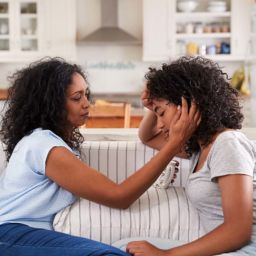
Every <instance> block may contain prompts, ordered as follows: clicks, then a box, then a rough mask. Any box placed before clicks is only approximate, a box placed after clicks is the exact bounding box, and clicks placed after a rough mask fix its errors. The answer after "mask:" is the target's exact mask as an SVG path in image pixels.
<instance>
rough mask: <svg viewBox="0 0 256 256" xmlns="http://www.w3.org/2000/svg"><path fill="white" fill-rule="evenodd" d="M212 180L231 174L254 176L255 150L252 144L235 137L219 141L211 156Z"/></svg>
mask: <svg viewBox="0 0 256 256" xmlns="http://www.w3.org/2000/svg"><path fill="white" fill-rule="evenodd" d="M208 164H209V168H210V170H211V180H212V181H216V178H217V177H220V176H224V175H229V174H245V175H249V176H253V171H254V166H255V152H254V148H253V146H252V144H251V143H250V142H249V141H247V140H243V139H241V138H237V137H233V138H226V139H225V140H222V141H218V143H217V144H216V145H214V147H213V148H212V152H211V154H210V157H209V161H208Z"/></svg>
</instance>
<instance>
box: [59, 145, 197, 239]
mask: <svg viewBox="0 0 256 256" xmlns="http://www.w3.org/2000/svg"><path fill="white" fill-rule="evenodd" d="M155 153H156V151H155V150H153V149H151V148H149V147H147V146H145V145H143V144H142V143H141V142H139V141H101V142H99V141H91V142H86V143H84V145H83V150H82V159H83V160H84V161H85V162H87V163H88V164H89V165H90V166H92V167H93V168H96V169H98V170H100V171H101V172H102V173H104V174H105V175H107V176H108V177H109V178H111V179H112V180H114V181H115V182H118V183H120V182H122V181H123V180H124V179H125V178H126V177H128V176H129V175H131V174H132V173H134V171H135V170H137V169H139V168H140V167H141V166H142V165H144V163H145V162H147V161H148V160H149V159H150V158H151V157H152V156H153V155H154V154H155ZM176 160H177V161H179V167H180V171H179V172H178V174H177V178H176V179H175V182H174V185H173V186H171V187H169V188H168V189H156V188H154V187H151V188H150V189H149V190H148V191H146V192H145V193H144V194H143V195H142V196H141V197H140V198H139V199H138V200H137V201H135V202H134V203H133V204H132V205H131V206H130V207H129V208H128V209H125V210H119V209H112V208H109V207H106V206H102V205H99V204H97V203H94V202H91V201H88V200H86V199H79V200H78V201H77V202H76V203H74V204H73V205H71V206H69V207H67V208H65V209H64V210H62V211H61V212H59V213H58V214H57V215H56V216H55V219H54V228H55V230H57V231H61V232H65V233H69V234H72V235H78V236H83V237H87V238H91V239H94V240H98V241H102V242H105V243H109V244H111V243H113V242H115V241H117V240H120V239H123V238H127V237H135V236H144V237H145V236H148V237H160V238H169V239H175V240H181V241H185V242H188V241H192V240H194V239H196V238H198V237H199V236H200V235H201V234H200V233H201V231H200V225H199V223H200V222H199V216H198V214H197V212H196V210H195V209H194V208H193V207H192V205H191V204H190V202H189V201H188V198H187V196H186V194H185V192H184V188H183V187H182V186H184V185H185V183H186V180H187V177H188V171H189V167H190V162H189V160H183V159H179V158H176Z"/></svg>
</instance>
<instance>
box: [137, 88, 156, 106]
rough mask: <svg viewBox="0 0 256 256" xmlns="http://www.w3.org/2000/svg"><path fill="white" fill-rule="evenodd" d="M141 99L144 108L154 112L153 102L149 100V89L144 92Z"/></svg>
mask: <svg viewBox="0 0 256 256" xmlns="http://www.w3.org/2000/svg"><path fill="white" fill-rule="evenodd" d="M140 99H141V102H142V104H143V106H144V107H146V108H148V109H149V110H151V111H153V101H152V99H150V98H149V91H148V89H147V88H145V89H144V90H143V92H142V94H141V97H140Z"/></svg>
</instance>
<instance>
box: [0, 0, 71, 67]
mask: <svg viewBox="0 0 256 256" xmlns="http://www.w3.org/2000/svg"><path fill="white" fill-rule="evenodd" d="M75 11H76V10H75V1H73V0H0V62H19V61H22V62H26V61H33V60H35V59H39V58H42V57H44V56H52V57H53V56H59V57H63V58H66V59H68V60H70V59H71V60H75V55H76V44H75V39H76V34H75V28H76V23H75ZM67 13H68V15H67Z"/></svg>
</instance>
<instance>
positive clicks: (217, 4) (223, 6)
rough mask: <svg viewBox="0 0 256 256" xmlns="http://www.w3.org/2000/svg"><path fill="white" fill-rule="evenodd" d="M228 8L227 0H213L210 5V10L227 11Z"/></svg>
mask: <svg viewBox="0 0 256 256" xmlns="http://www.w3.org/2000/svg"><path fill="white" fill-rule="evenodd" d="M226 10H227V3H226V2H225V1H211V2H209V5H208V11H209V12H225V11H226Z"/></svg>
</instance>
